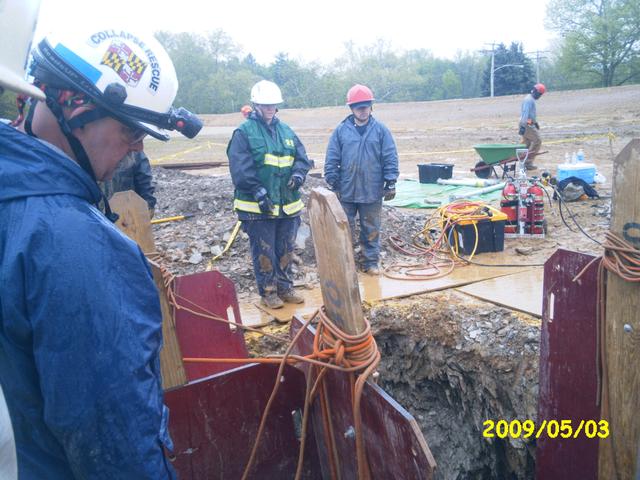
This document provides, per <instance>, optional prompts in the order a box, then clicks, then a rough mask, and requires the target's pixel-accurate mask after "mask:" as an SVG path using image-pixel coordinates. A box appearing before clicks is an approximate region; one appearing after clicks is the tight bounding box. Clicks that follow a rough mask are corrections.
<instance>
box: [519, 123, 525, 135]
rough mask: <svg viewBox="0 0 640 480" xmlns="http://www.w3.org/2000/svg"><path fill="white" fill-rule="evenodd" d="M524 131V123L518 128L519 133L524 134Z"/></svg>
mask: <svg viewBox="0 0 640 480" xmlns="http://www.w3.org/2000/svg"><path fill="white" fill-rule="evenodd" d="M524 131H525V128H524V125H520V128H519V129H518V135H524Z"/></svg>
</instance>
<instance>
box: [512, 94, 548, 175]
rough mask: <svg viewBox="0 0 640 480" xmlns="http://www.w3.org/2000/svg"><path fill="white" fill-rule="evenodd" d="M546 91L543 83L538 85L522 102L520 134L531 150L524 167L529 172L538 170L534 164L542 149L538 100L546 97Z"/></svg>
mask: <svg viewBox="0 0 640 480" xmlns="http://www.w3.org/2000/svg"><path fill="white" fill-rule="evenodd" d="M546 90H547V89H546V88H545V86H544V85H543V84H542V83H536V84H535V85H534V86H533V88H532V89H531V92H530V93H529V94H528V95H527V96H526V97H524V100H523V101H522V111H521V114H520V128H519V129H518V133H519V134H520V135H522V142H523V143H524V144H525V145H526V146H527V148H528V149H529V157H528V158H527V161H526V162H525V165H524V166H525V168H526V169H527V170H535V169H537V168H538V167H536V166H535V165H534V163H533V162H534V159H535V157H536V154H537V153H538V152H539V151H540V147H541V146H542V140H541V139H540V133H538V130H540V125H539V124H538V120H537V117H536V100H538V99H539V98H540V97H541V96H542V95H544V92H546Z"/></svg>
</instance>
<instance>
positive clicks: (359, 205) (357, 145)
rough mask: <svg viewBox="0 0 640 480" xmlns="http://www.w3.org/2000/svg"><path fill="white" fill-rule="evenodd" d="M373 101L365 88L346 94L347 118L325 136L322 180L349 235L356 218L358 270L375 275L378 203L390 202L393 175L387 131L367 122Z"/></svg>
mask: <svg viewBox="0 0 640 480" xmlns="http://www.w3.org/2000/svg"><path fill="white" fill-rule="evenodd" d="M373 101H374V98H373V92H372V91H371V90H370V89H369V88H368V87H366V86H364V85H354V86H353V87H351V89H349V92H348V93H347V105H348V106H349V108H350V109H351V114H350V115H349V116H347V118H345V119H344V120H343V121H342V122H341V123H340V124H339V125H338V127H337V128H336V129H335V130H334V131H333V133H332V134H331V138H330V140H329V146H328V147H327V154H326V158H325V163H324V176H325V180H326V182H327V184H328V185H329V189H330V190H333V191H334V192H335V193H336V195H337V196H338V198H339V199H340V203H341V204H342V207H343V208H344V211H345V213H346V215H347V218H348V220H349V225H350V227H351V232H352V233H353V232H355V219H356V215H357V216H358V218H359V222H360V244H361V245H362V253H363V256H364V262H363V265H362V267H363V271H364V272H365V273H368V274H370V275H379V274H380V265H379V260H380V226H381V213H382V199H383V198H384V200H391V199H393V198H394V197H395V195H396V187H395V185H396V181H397V179H398V175H399V171H398V151H397V149H396V144H395V142H394V141H393V137H392V136H391V132H390V131H389V129H388V128H387V127H386V126H384V125H383V124H382V123H381V122H379V121H377V120H376V119H375V118H373V115H372V114H371V112H372V109H373ZM354 240H355V239H354Z"/></svg>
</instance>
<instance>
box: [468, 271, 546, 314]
mask: <svg viewBox="0 0 640 480" xmlns="http://www.w3.org/2000/svg"><path fill="white" fill-rule="evenodd" d="M543 273H544V271H543V269H541V268H536V269H533V270H530V271H527V272H520V273H515V274H513V275H504V276H502V277H497V278H491V279H489V280H484V281H482V282H476V283H472V284H470V285H466V286H464V287H459V288H457V290H458V291H460V292H463V293H466V294H467V295H471V296H473V297H476V298H480V299H482V300H486V301H488V302H492V303H495V304H497V305H500V306H503V307H507V308H510V309H512V310H518V311H519V312H524V313H528V314H529V315H533V316H534V317H538V318H540V317H542V277H543Z"/></svg>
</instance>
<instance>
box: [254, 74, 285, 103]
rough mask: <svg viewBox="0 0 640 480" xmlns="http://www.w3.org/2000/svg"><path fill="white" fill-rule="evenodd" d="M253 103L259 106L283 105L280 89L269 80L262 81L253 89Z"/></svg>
mask: <svg viewBox="0 0 640 480" xmlns="http://www.w3.org/2000/svg"><path fill="white" fill-rule="evenodd" d="M251 101H252V102H253V103H257V104H258V105H277V104H279V103H282V102H283V100H282V92H281V91H280V87H278V85H276V84H275V83H273V82H270V81H269V80H260V81H259V82H258V83H256V84H255V85H254V86H253V87H252V88H251Z"/></svg>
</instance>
